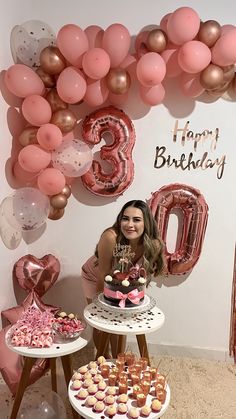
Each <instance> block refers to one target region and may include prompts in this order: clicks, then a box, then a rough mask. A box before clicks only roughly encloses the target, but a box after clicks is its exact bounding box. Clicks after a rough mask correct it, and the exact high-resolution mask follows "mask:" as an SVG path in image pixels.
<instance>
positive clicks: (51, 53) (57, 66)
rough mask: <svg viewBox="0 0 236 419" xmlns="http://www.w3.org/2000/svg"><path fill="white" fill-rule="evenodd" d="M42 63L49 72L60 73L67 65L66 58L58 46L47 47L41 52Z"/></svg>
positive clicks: (43, 67)
mask: <svg viewBox="0 0 236 419" xmlns="http://www.w3.org/2000/svg"><path fill="white" fill-rule="evenodd" d="M40 65H41V67H42V69H43V70H44V71H45V72H46V73H48V74H60V73H61V72H62V70H64V68H65V67H66V59H65V57H64V56H63V55H62V53H61V51H60V50H59V49H58V48H57V47H53V46H51V47H46V48H44V49H43V50H42V51H41V53H40Z"/></svg>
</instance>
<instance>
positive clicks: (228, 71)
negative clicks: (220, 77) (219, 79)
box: [222, 64, 235, 83]
mask: <svg viewBox="0 0 236 419" xmlns="http://www.w3.org/2000/svg"><path fill="white" fill-rule="evenodd" d="M222 69H223V72H224V82H225V83H226V82H228V83H230V82H231V81H232V80H233V78H234V75H235V69H234V65H233V64H232V65H227V66H226V67H222Z"/></svg>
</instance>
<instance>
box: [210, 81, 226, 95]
mask: <svg viewBox="0 0 236 419" xmlns="http://www.w3.org/2000/svg"><path fill="white" fill-rule="evenodd" d="M229 84H230V83H224V84H222V85H221V86H219V87H218V88H217V89H212V90H207V93H208V94H209V95H210V96H214V97H220V96H222V95H223V93H225V92H226V90H228V88H229Z"/></svg>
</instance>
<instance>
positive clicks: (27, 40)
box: [10, 20, 56, 69]
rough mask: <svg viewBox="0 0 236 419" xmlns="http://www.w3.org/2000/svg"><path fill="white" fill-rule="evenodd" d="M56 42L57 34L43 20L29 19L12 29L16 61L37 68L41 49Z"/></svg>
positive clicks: (11, 41)
mask: <svg viewBox="0 0 236 419" xmlns="http://www.w3.org/2000/svg"><path fill="white" fill-rule="evenodd" d="M55 44H56V35H55V33H54V31H53V30H52V28H50V26H49V25H47V24H46V23H44V22H42V21H41V20H28V21H27V22H24V23H22V24H21V25H16V26H14V28H13V29H12V31H11V37H10V46H11V53H12V58H13V60H14V63H16V64H25V65H27V66H28V67H31V68H35V69H37V68H38V67H39V65H40V61H39V57H40V53H41V51H42V50H43V49H44V48H46V47H48V46H50V45H55Z"/></svg>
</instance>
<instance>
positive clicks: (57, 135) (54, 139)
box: [37, 124, 62, 151]
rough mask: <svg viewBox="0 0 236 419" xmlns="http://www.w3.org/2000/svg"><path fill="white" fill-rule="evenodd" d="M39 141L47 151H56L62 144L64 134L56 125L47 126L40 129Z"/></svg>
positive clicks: (38, 133)
mask: <svg viewBox="0 0 236 419" xmlns="http://www.w3.org/2000/svg"><path fill="white" fill-rule="evenodd" d="M37 140H38V142H39V144H40V145H41V146H42V147H43V148H44V149H45V150H49V151H50V150H54V149H55V148H57V147H58V146H59V145H60V144H61V142H62V132H61V130H60V128H58V127H57V126H56V125H54V124H45V125H42V126H41V127H40V128H39V129H38V132H37Z"/></svg>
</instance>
